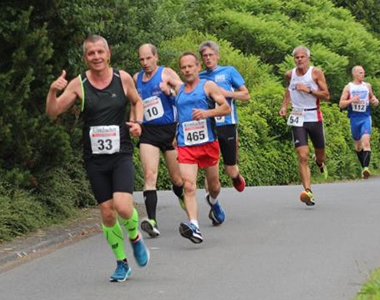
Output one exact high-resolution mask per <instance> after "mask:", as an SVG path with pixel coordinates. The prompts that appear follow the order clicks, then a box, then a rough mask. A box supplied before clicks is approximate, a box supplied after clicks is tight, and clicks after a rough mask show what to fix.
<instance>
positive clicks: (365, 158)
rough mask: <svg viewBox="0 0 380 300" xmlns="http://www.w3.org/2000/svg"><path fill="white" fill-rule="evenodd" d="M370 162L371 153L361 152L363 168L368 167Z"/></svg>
mask: <svg viewBox="0 0 380 300" xmlns="http://www.w3.org/2000/svg"><path fill="white" fill-rule="evenodd" d="M370 160H371V151H363V168H365V167H368V166H369V162H370Z"/></svg>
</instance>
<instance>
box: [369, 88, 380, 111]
mask: <svg viewBox="0 0 380 300" xmlns="http://www.w3.org/2000/svg"><path fill="white" fill-rule="evenodd" d="M367 87H368V90H369V102H370V103H371V104H373V105H374V106H378V105H379V100H378V99H377V98H376V96H375V95H374V94H373V92H372V86H371V85H370V84H369V83H367Z"/></svg>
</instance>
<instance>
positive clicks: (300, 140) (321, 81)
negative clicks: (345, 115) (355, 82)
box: [279, 46, 330, 206]
mask: <svg viewBox="0 0 380 300" xmlns="http://www.w3.org/2000/svg"><path fill="white" fill-rule="evenodd" d="M293 57H294V62H295V64H296V68H294V69H293V70H289V71H287V72H286V75H285V78H286V82H287V87H286V91H285V94H284V100H283V103H282V107H281V109H280V112H279V114H280V116H282V117H286V113H287V107H288V105H289V104H290V103H291V104H292V108H293V110H292V112H291V113H290V115H289V118H288V122H287V124H288V125H290V126H292V133H293V141H294V146H295V148H296V152H297V157H298V169H299V172H300V175H301V182H302V185H303V187H304V191H302V192H301V195H300V200H301V202H303V203H305V204H306V205H308V206H313V205H315V202H314V195H313V193H312V191H311V189H310V188H311V173H310V168H309V146H308V137H310V140H311V141H312V143H313V146H314V150H315V156H314V160H315V162H316V164H317V166H318V168H319V171H320V172H321V173H322V174H323V175H324V177H325V179H326V178H327V168H326V166H325V160H326V154H325V136H324V130H323V122H322V112H321V111H320V109H319V102H320V100H325V101H328V100H329V99H330V93H329V91H328V88H327V84H326V79H325V76H324V74H323V71H322V70H320V69H317V68H315V67H311V66H310V65H309V63H310V50H309V49H307V48H306V47H304V46H298V47H296V48H295V49H294V50H293Z"/></svg>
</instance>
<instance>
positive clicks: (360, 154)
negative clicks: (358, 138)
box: [356, 149, 364, 168]
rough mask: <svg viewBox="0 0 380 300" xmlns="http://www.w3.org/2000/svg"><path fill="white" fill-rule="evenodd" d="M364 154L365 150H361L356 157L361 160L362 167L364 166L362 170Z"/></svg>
mask: <svg viewBox="0 0 380 300" xmlns="http://www.w3.org/2000/svg"><path fill="white" fill-rule="evenodd" d="M363 153H364V151H363V149H362V150H360V151H356V155H357V156H358V158H359V161H360V165H361V166H362V168H363V167H364V166H363Z"/></svg>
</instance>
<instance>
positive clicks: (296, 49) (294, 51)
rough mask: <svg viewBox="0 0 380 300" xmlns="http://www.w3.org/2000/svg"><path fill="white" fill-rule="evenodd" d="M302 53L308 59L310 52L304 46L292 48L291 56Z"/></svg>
mask: <svg viewBox="0 0 380 300" xmlns="http://www.w3.org/2000/svg"><path fill="white" fill-rule="evenodd" d="M300 50H302V51H304V52H305V53H306V55H307V57H310V50H309V49H308V48H306V47H305V46H297V47H295V48H294V50H293V52H292V55H293V56H294V54H296V52H298V51H300Z"/></svg>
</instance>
